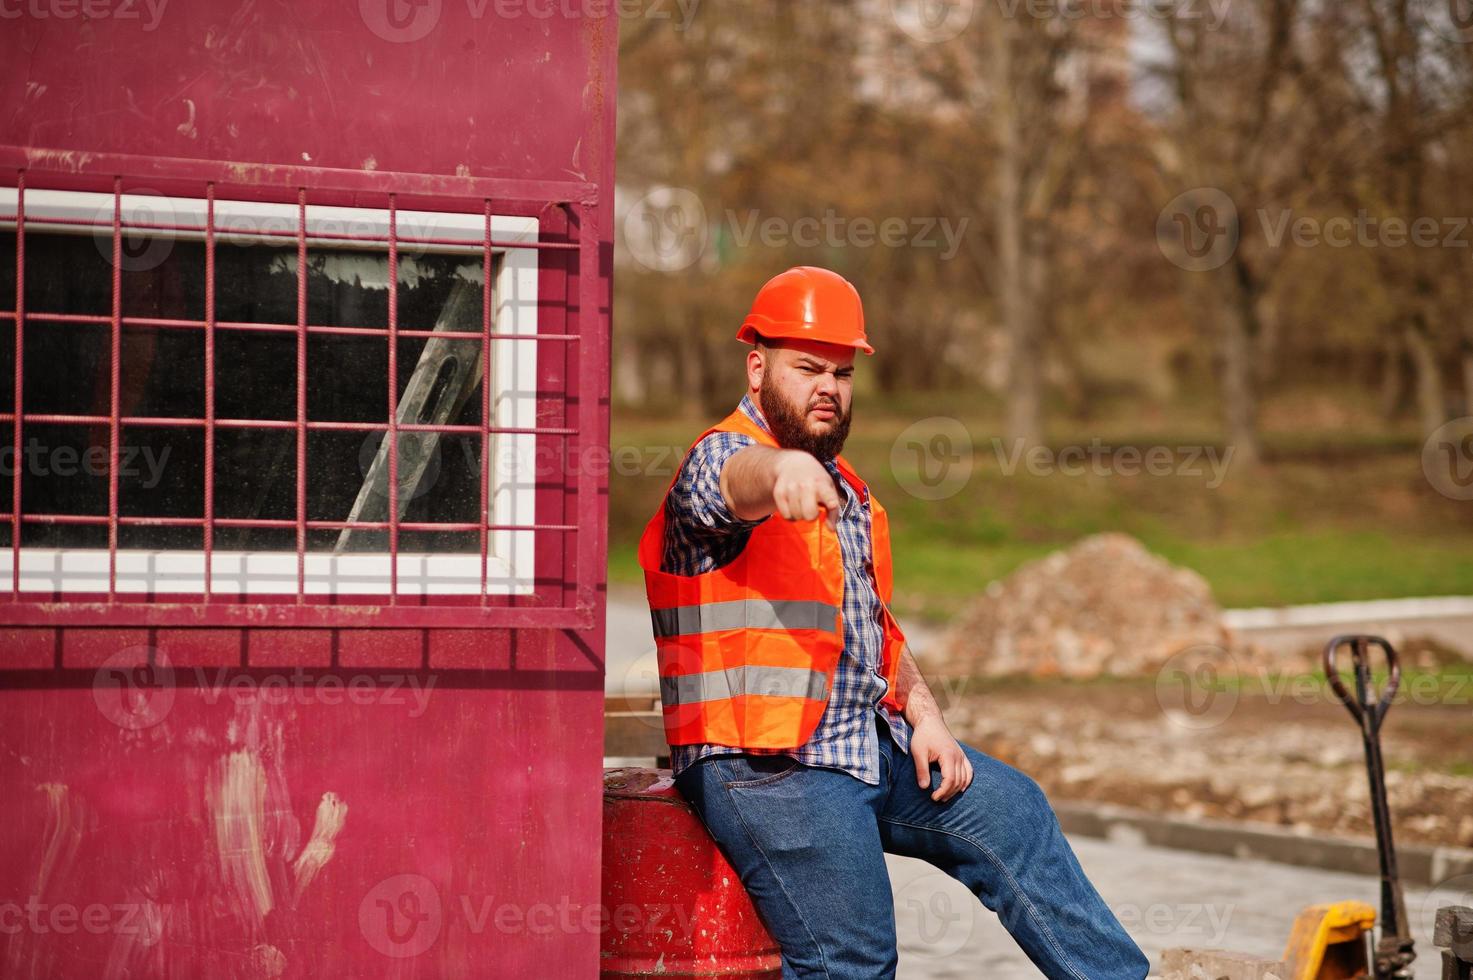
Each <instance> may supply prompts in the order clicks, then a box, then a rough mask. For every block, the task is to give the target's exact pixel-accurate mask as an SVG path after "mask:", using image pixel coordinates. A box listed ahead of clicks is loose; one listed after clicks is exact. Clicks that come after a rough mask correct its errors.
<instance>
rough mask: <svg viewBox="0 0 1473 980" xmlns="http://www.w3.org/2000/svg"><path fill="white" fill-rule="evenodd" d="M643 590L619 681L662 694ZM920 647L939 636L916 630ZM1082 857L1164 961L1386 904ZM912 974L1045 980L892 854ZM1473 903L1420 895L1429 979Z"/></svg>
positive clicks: (1278, 937) (1139, 859) (1467, 883)
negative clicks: (1458, 919)
mask: <svg viewBox="0 0 1473 980" xmlns="http://www.w3.org/2000/svg"><path fill="white" fill-rule="evenodd" d="M640 599H641V597H640V596H638V595H637V594H631V595H628V596H624V595H621V596H619V597H618V598H617V600H616V601H613V602H611V603H610V606H609V620H608V639H609V644H608V651H609V664H608V688H609V690H610V691H611V692H612V691H615V690H623V689H625V686H626V685H631V686H634V687H636V688H637V687H641V686H643V687H644V688H646V689H647V690H649V691H650V692H651V693H653V692H654V691H655V690H656V689H657V686H656V684H655V678H654V663H653V648H654V640H653V638H652V636H651V633H650V622H649V612H648V609H647V607H646V606H645V605H644V603H643V602H642V601H640ZM907 632H908V634H911V640H912V645H913V646H914V647H916V648H918V649H921V648H924V646H925V645H926V644H927V643H928V642H930V641H931V640H932V639H933V636H932V635H931V634H930V632H929V631H926V630H923V629H917V628H914V627H909V626H908V628H907ZM1074 846H1075V850H1076V852H1077V853H1078V854H1079V859H1080V862H1081V863H1082V864H1083V865H1084V867H1085V870H1086V871H1087V872H1088V873H1089V875H1090V877H1091V879H1092V880H1093V881H1094V882H1095V884H1096V886H1097V887H1098V888H1099V890H1100V893H1101V894H1102V895H1104V897H1105V900H1106V901H1107V902H1108V903H1109V904H1110V906H1111V908H1112V909H1113V910H1114V911H1115V914H1116V915H1117V916H1119V917H1120V919H1121V921H1122V922H1124V923H1125V925H1126V928H1127V929H1128V930H1129V932H1130V933H1131V935H1132V936H1134V937H1135V939H1136V941H1137V942H1139V943H1140V944H1141V947H1142V948H1143V949H1144V950H1145V951H1146V953H1147V954H1148V955H1150V957H1151V960H1152V964H1153V966H1154V965H1157V964H1159V959H1160V954H1161V951H1162V950H1163V949H1167V948H1169V947H1172V946H1198V947H1209V948H1211V947H1217V948H1226V949H1236V950H1240V951H1243V952H1247V953H1253V954H1255V955H1260V956H1278V955H1280V954H1281V953H1282V952H1283V948H1284V943H1285V941H1286V940H1287V939H1288V935H1289V926H1290V924H1291V923H1292V921H1293V919H1294V916H1295V915H1296V914H1297V913H1298V911H1299V909H1300V908H1302V907H1303V906H1305V905H1311V904H1314V903H1316V902H1328V901H1342V900H1346V899H1358V900H1360V901H1365V902H1369V903H1371V904H1372V905H1378V903H1379V897H1378V896H1379V894H1380V891H1379V883H1378V882H1377V880H1376V879H1374V878H1367V877H1361V876H1357V875H1348V874H1340V873H1337V872H1330V871H1314V870H1307V869H1304V868H1294V867H1289V866H1286V865H1281V864H1272V863H1269V862H1265V861H1251V860H1239V859H1233V858H1224V857H1214V856H1210V855H1202V854H1192V853H1186V852H1182V851H1171V850H1165V849H1161V848H1153V847H1145V846H1142V845H1139V844H1136V843H1133V842H1130V841H1100V840H1090V839H1076V840H1075V841H1074ZM888 860H889V862H890V871H891V882H892V886H893V888H894V892H895V911H896V922H897V927H898V930H899V935H900V976H901V977H902V978H904V980H947V978H953V977H955V978H961V977H967V978H975V977H988V978H991V980H1009V978H1025V977H1026V978H1035V977H1038V976H1040V974H1039V972H1038V971H1037V970H1036V969H1035V968H1034V967H1033V966H1032V964H1030V963H1029V962H1028V959H1027V957H1026V956H1024V955H1023V953H1022V951H1021V950H1019V949H1018V947H1017V946H1016V944H1014V943H1013V941H1012V939H1011V938H1010V937H1009V936H1008V934H1007V932H1006V931H1004V929H1003V928H1002V926H1001V924H1000V923H999V922H998V920H997V917H996V916H994V915H993V914H992V913H991V912H989V911H987V910H986V909H985V908H983V907H982V905H981V904H980V903H978V902H977V901H976V900H975V899H973V898H972V897H971V896H970V895H969V894H968V893H967V892H966V891H965V890H964V889H963V888H962V887H961V886H960V885H958V884H957V883H956V882H954V881H952V880H951V879H950V878H948V877H946V875H944V874H942V873H941V872H939V871H937V870H936V869H934V868H932V867H931V866H930V865H927V864H924V863H922V862H920V861H915V860H912V859H909V858H890V859H888ZM1448 904H1473V876H1464V877H1463V878H1460V879H1455V880H1452V881H1450V882H1447V883H1446V884H1445V885H1443V886H1442V887H1440V888H1438V889H1435V890H1433V891H1432V892H1428V891H1425V890H1418V889H1414V890H1410V891H1408V893H1407V908H1408V914H1409V915H1410V917H1411V919H1412V923H1413V931H1414V934H1415V936H1416V937H1417V939H1418V944H1419V953H1420V957H1419V959H1418V961H1417V963H1416V976H1417V978H1418V980H1436V978H1437V977H1438V976H1439V971H1438V957H1437V956H1436V955H1435V954H1434V952H1433V950H1432V948H1431V945H1430V941H1429V937H1430V935H1431V924H1432V915H1433V913H1434V912H1435V911H1436V909H1437V908H1438V907H1439V906H1440V905H1448Z"/></svg>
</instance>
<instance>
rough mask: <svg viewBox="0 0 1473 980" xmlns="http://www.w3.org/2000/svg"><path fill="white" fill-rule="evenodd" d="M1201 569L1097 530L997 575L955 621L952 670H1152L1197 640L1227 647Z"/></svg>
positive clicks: (947, 650)
mask: <svg viewBox="0 0 1473 980" xmlns="http://www.w3.org/2000/svg"><path fill="white" fill-rule="evenodd" d="M1229 642H1230V636H1229V633H1228V631H1227V630H1226V629H1225V628H1224V627H1223V625H1222V611H1221V609H1220V608H1219V607H1218V605H1217V602H1216V600H1214V599H1213V597H1212V590H1211V589H1210V588H1209V587H1208V585H1207V582H1206V580H1205V579H1203V578H1202V576H1200V575H1198V574H1197V573H1196V572H1194V571H1192V570H1191V569H1187V568H1179V567H1177V566H1175V565H1172V564H1171V563H1170V562H1168V561H1166V560H1165V559H1163V558H1160V557H1158V556H1156V555H1153V554H1151V553H1150V552H1149V551H1147V550H1146V549H1145V547H1144V546H1143V545H1142V544H1141V543H1140V542H1139V541H1137V540H1135V539H1134V538H1132V537H1130V536H1129V535H1126V534H1114V533H1111V534H1096V535H1092V536H1090V537H1087V538H1084V539H1083V540H1081V541H1079V542H1078V543H1076V544H1075V545H1073V546H1072V547H1070V548H1068V549H1067V550H1064V551H1057V552H1054V553H1053V554H1051V555H1048V556H1046V557H1044V558H1041V559H1038V560H1037V561H1033V562H1029V563H1028V564H1026V565H1023V566H1022V567H1020V568H1019V569H1017V571H1015V572H1013V574H1011V575H1009V576H1008V577H1007V578H1005V579H1003V580H1001V581H998V582H993V583H992V584H990V585H989V586H988V587H987V590H986V591H985V592H984V593H983V595H982V596H980V597H979V598H978V599H977V600H975V601H974V602H973V603H972V604H971V605H970V606H968V607H967V608H966V609H965V610H963V612H962V613H961V615H959V616H958V617H957V618H956V620H955V621H954V622H953V625H952V628H951V629H950V631H949V632H948V633H947V634H946V636H945V637H944V638H943V640H942V642H941V644H940V645H939V649H938V650H937V653H938V654H939V658H938V659H937V660H934V661H933V666H935V667H937V668H938V669H940V670H941V671H942V672H944V673H948V674H983V675H994V676H995V675H1004V674H1026V675H1030V676H1035V677H1044V676H1060V677H1072V678H1088V677H1098V676H1101V675H1116V676H1134V675H1141V674H1149V673H1155V672H1156V671H1157V670H1159V669H1160V668H1161V666H1162V665H1163V664H1164V663H1166V661H1167V660H1169V659H1170V658H1171V657H1172V656H1174V655H1176V654H1179V653H1181V652H1182V651H1184V650H1188V649H1190V648H1193V647H1198V646H1216V647H1223V648H1227V647H1228V645H1229Z"/></svg>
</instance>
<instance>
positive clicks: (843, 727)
mask: <svg viewBox="0 0 1473 980" xmlns="http://www.w3.org/2000/svg"><path fill="white" fill-rule="evenodd" d="M741 410H742V411H743V412H744V413H746V415H747V416H748V417H749V418H751V419H752V420H753V421H754V422H756V423H757V424H758V425H760V426H762V428H763V429H766V428H767V422H766V420H764V419H763V417H762V412H761V410H760V409H759V408H758V407H757V406H756V405H755V404H754V403H753V402H752V400H751V398H750V397H748V396H746V395H743V396H742V402H741ZM755 441H756V440H754V439H753V438H752V437H751V436H747V435H743V434H742V433H739V432H713V433H711V434H710V435H708V436H707V437H706V438H704V439H702V440H701V441H700V442H699V443H697V444H696V445H695V447H694V448H693V449H692V450H691V452H690V454H689V455H688V456H687V457H686V459H685V463H684V464H683V465H682V466H681V469H680V475H679V477H678V478H677V479H676V481H675V486H674V487H672V488H671V491H670V495H669V497H668V498H667V502H666V507H665V518H666V522H665V553H664V557H663V562H662V565H661V569H662V570H663V571H666V572H671V573H673V574H676V575H699V574H701V573H702V572H709V571H711V570H712V569H715V568H720V567H721V566H722V565H725V564H726V563H727V562H729V561H731V560H732V559H733V558H735V557H736V556H737V555H738V554H739V553H740V552H741V550H742V548H744V547H745V546H746V543H747V536H748V535H749V534H750V533H751V531H752V529H753V528H754V527H756V526H757V525H758V524H761V523H762V521H763V520H767V518H762V519H761V520H756V521H746V520H742V519H741V518H738V517H736V516H735V515H734V514H732V513H731V510H730V509H729V508H728V507H727V506H726V501H725V499H724V498H723V497H722V496H721V468H722V466H724V465H725V464H726V461H727V460H728V459H730V458H731V456H732V454H733V453H735V452H736V451H737V450H739V449H743V448H745V447H747V446H750V445H752V444H753V443H754V442H755ZM824 466H825V467H826V468H827V469H828V471H829V473H830V474H832V475H833V477H834V482H835V483H837V484H838V485H839V488H840V490H841V492H842V493H843V496H844V503H843V506H842V508H841V509H840V511H839V548H840V551H842V552H843V556H844V654H843V656H841V657H840V658H839V664H838V667H837V668H836V669H835V671H834V680H833V689H832V691H831V692H830V694H829V703H828V705H827V707H826V708H825V709H824V713H823V717H822V718H821V719H820V720H819V723H818V728H817V729H815V730H814V732H813V736H812V737H811V738H810V739H809V740H808V741H807V742H806V743H804V744H803V745H802V746H800V747H799V748H797V749H767V750H744V749H740V748H734V747H732V746H726V745H674V746H671V748H670V764H671V766H672V767H673V769H674V771H675V772H677V773H678V772H680V771H681V770H682V769H684V768H686V767H687V766H689V765H691V764H692V763H694V762H696V761H697V760H699V759H704V758H705V757H707V756H710V755H731V754H735V753H739V752H743V751H765V752H768V753H771V754H774V755H789V756H792V757H793V758H795V759H797V760H798V761H799V762H802V763H805V764H807V765H811V766H828V767H830V768H833V769H841V770H843V771H844V772H847V773H849V774H850V775H852V776H854V777H855V778H856V779H860V780H863V781H864V782H866V783H869V784H871V785H878V783H879V781H880V747H879V742H878V734H877V729H876V726H875V724H874V715H873V714H872V713H871V712H879V714H880V716H881V717H883V718H884V719H885V721H886V722H888V723H889V728H890V734H891V737H892V738H894V739H895V744H896V745H898V746H899V747H900V751H902V752H908V751H909V744H910V726H909V725H908V724H907V723H906V721H905V719H904V718H903V717H902V716H901V715H900V714H899V713H898V712H896V711H893V710H891V709H890V708H889V707H887V706H885V705H883V704H881V703H880V699H881V698H883V697H884V696H885V679H884V678H883V677H881V676H880V674H879V667H880V656H881V652H882V650H883V648H884V627H883V626H882V625H881V622H882V619H881V614H880V596H879V592H878V591H877V589H876V585H875V581H874V578H873V576H872V575H871V574H870V571H869V568H868V567H867V562H868V558H869V554H870V504H869V497H868V493H866V494H865V497H864V499H860V497H859V495H858V494H857V493H856V492H855V490H854V488H853V487H851V486H850V485H849V481H848V480H845V479H844V478H843V477H841V476H840V475H839V467H838V464H836V463H835V462H834V461H833V460H829V461H828V462H826V463H825V464H824ZM777 519H778V520H781V519H782V518H781V517H779V518H777Z"/></svg>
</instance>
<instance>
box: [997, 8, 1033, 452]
mask: <svg viewBox="0 0 1473 980" xmlns="http://www.w3.org/2000/svg"><path fill="white" fill-rule="evenodd" d="M1017 29H1018V28H1017V26H1016V25H1015V24H1012V23H1010V22H1008V20H1007V19H1006V18H1001V19H1000V20H999V22H998V23H997V24H995V25H993V30H992V31H991V34H992V38H993V41H992V55H993V58H992V71H993V75H992V81H993V93H994V98H995V99H996V106H995V108H994V111H993V118H994V120H995V123H994V124H995V126H996V131H997V143H998V149H997V198H996V201H997V208H996V214H997V262H998V272H999V276H998V306H999V308H1000V311H1001V313H1002V319H1003V328H1004V330H1005V331H1006V332H1007V337H1008V380H1007V421H1006V425H1007V434H1008V437H1009V438H1011V439H1015V440H1021V441H1022V443H1023V444H1024V445H1028V446H1031V445H1035V444H1036V443H1038V442H1039V440H1040V438H1041V432H1040V430H1041V428H1042V424H1041V417H1040V416H1041V413H1040V394H1039V387H1040V369H1039V363H1038V360H1039V356H1040V354H1041V351H1040V349H1039V348H1040V346H1041V345H1040V344H1039V338H1038V333H1039V324H1038V307H1037V303H1036V302H1035V299H1036V297H1035V296H1034V295H1033V289H1032V284H1033V281H1034V275H1033V274H1032V273H1033V270H1032V269H1031V268H1030V263H1029V259H1030V258H1031V256H1030V255H1029V254H1028V252H1029V249H1028V243H1027V234H1028V229H1027V221H1026V218H1025V215H1024V208H1025V202H1024V201H1023V152H1024V150H1023V138H1022V133H1021V131H1020V127H1021V126H1022V120H1021V119H1019V118H1018V105H1017V103H1016V101H1015V100H1014V98H1013V86H1014V84H1015V82H1014V79H1013V77H1012V75H1013V71H1012V68H1013V48H1012V44H1013V35H1014V34H1015V32H1016V31H1017Z"/></svg>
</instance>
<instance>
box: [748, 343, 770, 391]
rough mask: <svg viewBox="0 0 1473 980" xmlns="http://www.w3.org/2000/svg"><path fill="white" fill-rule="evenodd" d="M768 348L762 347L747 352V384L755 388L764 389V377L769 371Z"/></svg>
mask: <svg viewBox="0 0 1473 980" xmlns="http://www.w3.org/2000/svg"><path fill="white" fill-rule="evenodd" d="M767 357H768V351H767V348H765V347H762V346H761V345H758V346H755V347H753V348H752V349H751V350H749V351H747V384H749V385H751V386H752V387H753V388H760V387H762V375H763V374H764V373H766V371H767Z"/></svg>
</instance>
